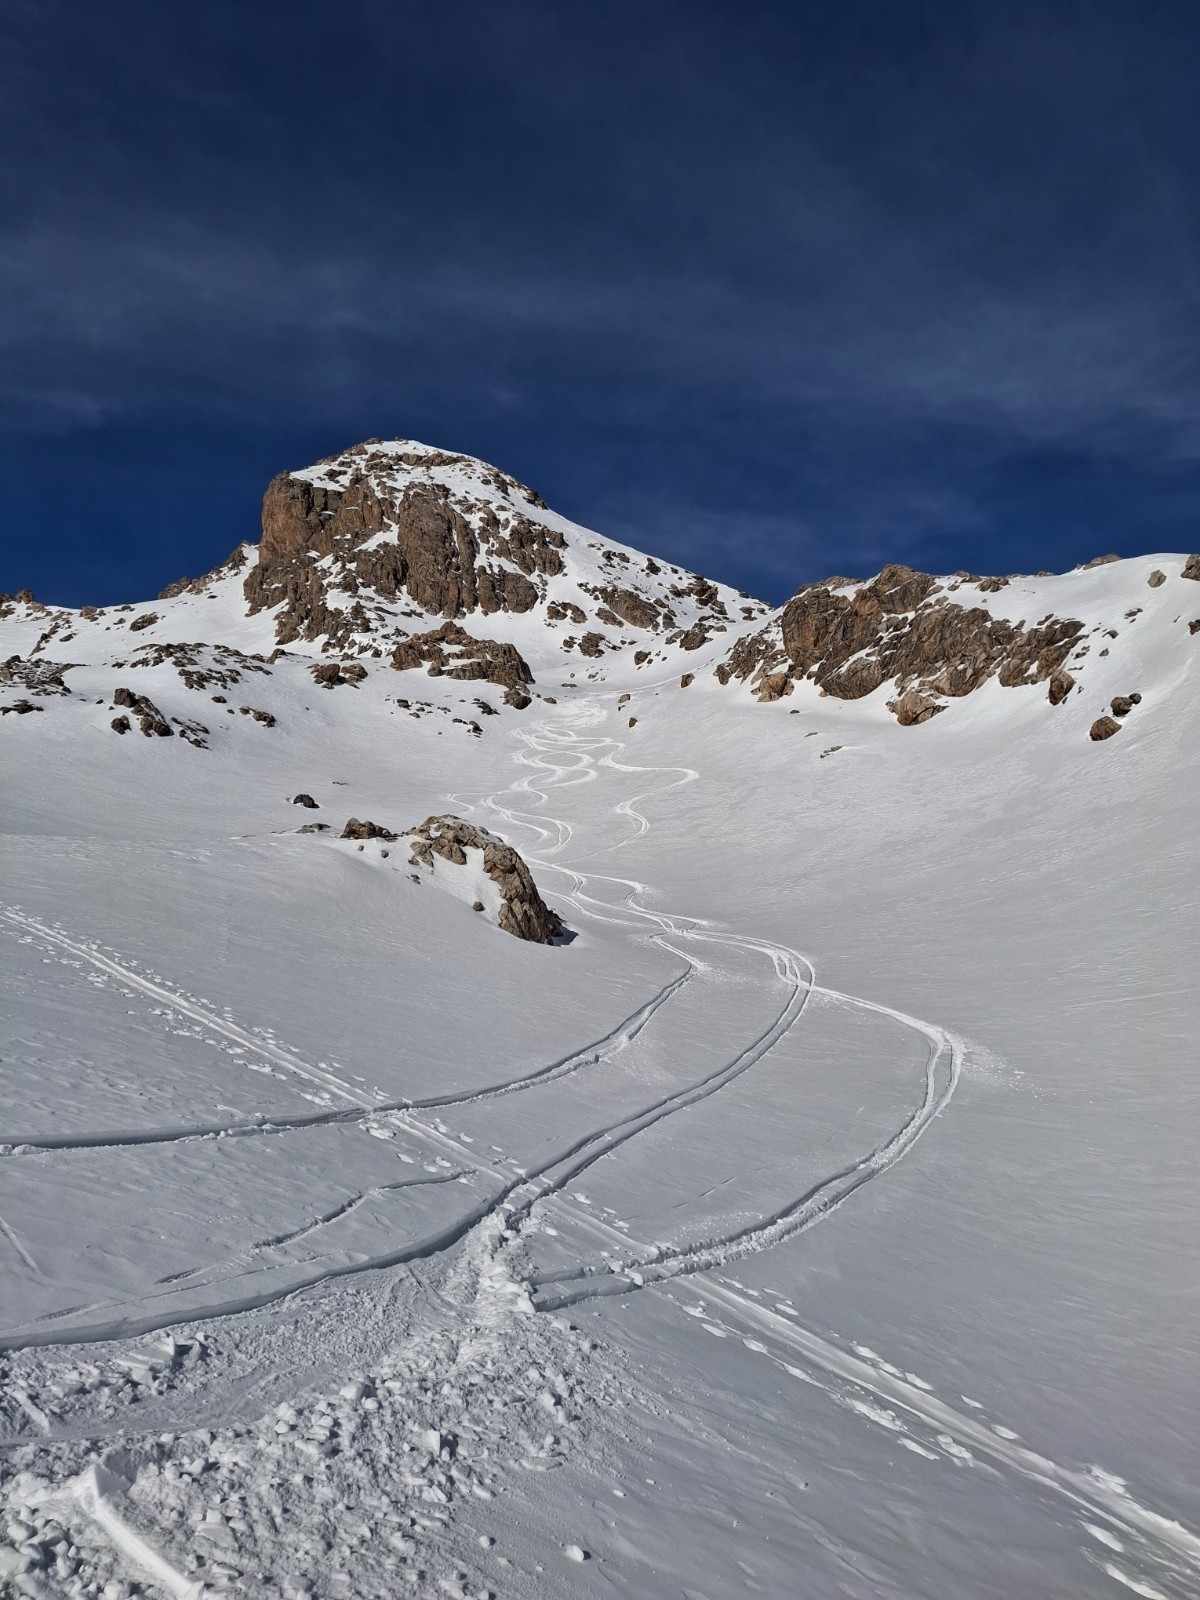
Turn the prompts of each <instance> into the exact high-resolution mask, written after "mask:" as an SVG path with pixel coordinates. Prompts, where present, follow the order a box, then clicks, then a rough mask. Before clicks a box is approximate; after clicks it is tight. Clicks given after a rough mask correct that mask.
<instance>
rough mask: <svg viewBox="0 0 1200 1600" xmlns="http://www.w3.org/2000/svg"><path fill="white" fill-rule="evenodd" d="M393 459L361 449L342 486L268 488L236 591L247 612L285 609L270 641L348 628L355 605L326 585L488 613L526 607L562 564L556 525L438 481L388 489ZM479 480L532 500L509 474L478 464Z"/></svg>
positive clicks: (453, 612) (297, 483) (293, 480)
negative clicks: (251, 560)
mask: <svg viewBox="0 0 1200 1600" xmlns="http://www.w3.org/2000/svg"><path fill="white" fill-rule="evenodd" d="M354 454H355V452H352V451H348V452H345V455H346V456H347V457H352V456H353V455H354ZM335 459H339V460H340V459H341V458H335ZM463 459H465V458H463ZM400 460H401V461H407V460H408V458H406V457H401V458H400ZM451 460H452V458H450V457H442V456H439V455H437V454H436V453H430V454H426V455H423V456H422V455H413V456H412V458H411V462H409V463H408V464H411V465H424V466H426V467H434V466H437V465H444V464H450V462H451ZM396 465H397V458H396V457H394V456H392V457H387V456H384V455H382V454H380V455H378V456H377V457H373V456H372V455H371V453H370V452H367V453H366V454H365V459H362V460H360V461H355V462H354V464H353V466H352V467H350V469H349V470H350V478H349V481H348V482H347V484H346V486H345V488H340V487H339V488H333V487H330V486H329V484H328V483H313V482H310V481H309V479H308V478H307V477H303V478H301V477H294V476H292V475H291V474H290V473H283V474H281V475H280V476H279V477H277V478H275V479H273V480H272V482H271V483H270V484H269V485H268V487H267V492H266V495H265V496H264V499H263V511H262V528H263V532H262V541H261V543H260V545H259V558H258V565H257V566H256V567H254V568H253V569H252V570H251V571H250V573H249V574H248V575H247V577H246V583H245V589H246V598H247V599H248V600H249V602H250V606H251V611H252V612H253V611H258V610H261V609H263V608H264V607H269V606H276V605H282V606H283V610H282V612H281V613H280V616H279V618H278V619H277V623H276V637H277V638H278V639H279V641H280V643H286V642H287V641H288V640H289V639H295V638H300V637H302V638H305V639H316V638H320V637H322V636H323V635H328V636H329V637H331V638H334V639H342V638H345V637H347V636H348V631H349V627H350V625H349V624H348V622H347V620H346V619H347V618H348V617H350V616H351V615H352V614H353V610H354V608H353V607H351V608H350V610H349V611H342V610H340V609H339V608H337V607H336V606H333V605H331V604H330V603H329V599H328V593H329V588H331V587H339V588H341V589H342V590H343V591H347V592H350V593H354V592H355V591H356V590H357V589H358V588H359V587H360V586H361V587H363V588H365V589H369V590H374V592H375V593H376V594H377V595H379V596H381V597H382V598H383V599H385V600H395V599H396V597H397V596H398V595H399V594H400V593H402V592H403V593H405V594H407V595H408V596H409V598H410V599H411V600H413V601H414V602H415V603H416V605H417V606H419V607H420V608H421V609H422V610H423V611H427V612H432V613H434V614H435V615H436V614H440V615H442V616H444V617H448V618H454V617H461V616H464V615H466V614H467V613H468V612H471V611H475V610H478V611H480V612H482V613H483V614H484V615H485V616H486V615H488V614H490V613H492V612H495V611H512V612H522V611H529V610H531V609H532V608H533V606H535V605H536V604H537V603H538V601H539V600H540V598H541V591H540V590H539V588H538V586H537V584H536V583H535V582H533V581H531V580H532V578H533V577H534V576H535V575H547V574H555V573H558V572H561V571H562V557H561V555H560V554H559V551H560V550H561V549H562V548H563V547H564V545H565V540H564V538H563V536H562V534H561V533H559V532H558V531H557V530H555V529H551V528H548V527H546V526H544V525H543V524H542V523H540V522H537V521H534V520H533V519H532V518H531V517H529V516H528V515H527V513H526V512H524V511H522V510H520V509H518V508H517V506H516V505H515V504H514V505H512V506H511V507H510V508H505V509H504V511H503V514H502V515H501V514H498V511H497V509H496V507H495V505H494V504H487V503H484V502H482V501H480V502H474V501H471V500H470V499H469V498H467V497H463V496H458V495H455V496H452V495H451V494H450V492H449V490H448V489H447V488H446V486H445V485H444V484H442V483H441V482H438V481H428V482H425V481H421V480H419V479H418V480H416V481H412V480H409V481H408V482H407V483H405V484H403V486H398V485H397V482H396V477H395V468H396ZM484 477H485V478H486V479H487V483H488V486H489V487H490V488H493V489H499V490H500V492H501V493H503V494H504V495H505V496H506V498H508V499H509V500H512V499H513V498H514V496H517V495H519V496H520V497H521V498H523V499H524V500H525V501H526V503H529V504H532V503H535V502H534V501H533V497H532V496H531V495H530V494H529V493H528V492H526V491H523V490H522V489H521V487H520V485H518V484H517V483H516V481H515V480H514V479H506V478H505V477H504V475H503V474H501V473H495V472H494V471H493V472H492V474H491V477H490V478H489V477H488V475H487V471H486V470H485V472H484ZM380 534H384V535H385V537H384V538H383V539H382V540H380V539H379V538H377V536H378V535H380ZM325 556H334V557H335V558H336V571H335V573H332V574H329V575H328V579H327V575H326V574H324V573H323V572H321V571H320V570H318V569H317V567H316V562H318V561H320V560H321V559H322V558H323V557H325ZM354 631H357V630H354Z"/></svg>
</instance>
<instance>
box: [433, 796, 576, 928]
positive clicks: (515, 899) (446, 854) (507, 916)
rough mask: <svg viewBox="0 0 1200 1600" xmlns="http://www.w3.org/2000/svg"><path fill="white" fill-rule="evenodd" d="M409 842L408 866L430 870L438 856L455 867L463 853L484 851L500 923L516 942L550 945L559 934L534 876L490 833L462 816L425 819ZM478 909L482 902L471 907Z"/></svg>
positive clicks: (556, 919) (556, 921)
mask: <svg viewBox="0 0 1200 1600" xmlns="http://www.w3.org/2000/svg"><path fill="white" fill-rule="evenodd" d="M405 837H406V838H407V839H409V840H410V841H412V853H413V863H414V864H420V865H422V866H425V867H429V868H432V867H433V866H434V857H435V856H440V857H441V858H442V859H443V860H444V861H449V862H451V863H453V864H454V865H456V866H464V865H465V864H466V861H467V854H466V853H467V851H468V850H482V851H483V870H484V871H485V872H486V873H487V875H488V877H489V878H491V880H492V882H493V883H495V884H496V886H497V887H498V888H499V890H500V894H501V904H500V915H499V919H498V920H499V925H500V927H501V928H503V929H504V931H505V932H506V933H511V934H513V935H515V936H516V938H518V939H529V940H533V941H535V942H536V943H538V944H552V943H553V942H554V940H555V939H558V938H560V937H561V936H562V933H563V925H562V922H561V921H560V919H559V917H558V916H557V914H556V913H555V912H553V911H552V910H551V909H550V907H549V906H548V905H546V903H545V901H544V900H543V899H542V897H541V895H540V894H539V893H538V890H537V885H536V884H535V883H534V881H533V877H532V875H531V873H530V871H529V868H528V867H527V866H526V864H525V862H524V861H523V860H522V859H521V857H520V855H518V853H517V852H516V851H515V850H514V849H513V848H512V846H511V845H508V844H505V843H504V841H503V840H502V839H498V838H497V837H496V835H495V834H494V833H489V832H488V831H487V830H486V829H485V828H479V827H476V826H475V824H474V823H471V822H466V821H464V820H463V818H462V817H454V816H441V817H426V819H425V821H424V822H422V823H421V824H420V826H419V827H416V828H411V829H410V830H409V832H408V833H407V834H406V835H405ZM475 909H476V910H482V903H481V902H479V901H477V902H476V903H475Z"/></svg>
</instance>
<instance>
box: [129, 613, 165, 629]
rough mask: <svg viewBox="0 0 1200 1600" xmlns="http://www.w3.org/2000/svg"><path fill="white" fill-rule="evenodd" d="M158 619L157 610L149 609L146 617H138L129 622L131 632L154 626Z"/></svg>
mask: <svg viewBox="0 0 1200 1600" xmlns="http://www.w3.org/2000/svg"><path fill="white" fill-rule="evenodd" d="M157 621H158V613H157V612H156V611H147V613H146V615H145V616H144V617H136V618H135V619H134V621H132V622H131V623H130V624H129V631H130V633H140V632H141V631H142V629H143V628H152V627H153V626H154V624H155V623H156V622H157Z"/></svg>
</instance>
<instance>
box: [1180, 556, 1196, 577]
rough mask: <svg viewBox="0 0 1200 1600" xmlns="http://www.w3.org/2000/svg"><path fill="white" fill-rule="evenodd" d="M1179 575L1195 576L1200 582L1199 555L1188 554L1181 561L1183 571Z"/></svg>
mask: <svg viewBox="0 0 1200 1600" xmlns="http://www.w3.org/2000/svg"><path fill="white" fill-rule="evenodd" d="M1179 576H1180V577H1181V578H1195V579H1196V580H1197V581H1198V582H1200V556H1189V557H1188V558H1187V560H1186V561H1185V562H1184V563H1183V571H1182V572H1181V573H1180V574H1179Z"/></svg>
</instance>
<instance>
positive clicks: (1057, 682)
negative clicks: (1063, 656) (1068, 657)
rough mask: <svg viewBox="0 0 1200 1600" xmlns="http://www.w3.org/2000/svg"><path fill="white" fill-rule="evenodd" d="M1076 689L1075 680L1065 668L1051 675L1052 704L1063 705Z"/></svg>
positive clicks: (1060, 668)
mask: <svg viewBox="0 0 1200 1600" xmlns="http://www.w3.org/2000/svg"><path fill="white" fill-rule="evenodd" d="M1074 687H1075V679H1074V678H1073V677H1072V676H1071V674H1070V673H1069V672H1068V671H1067V669H1066V668H1065V667H1059V669H1058V671H1057V672H1054V673H1051V675H1050V704H1051V705H1052V706H1058V705H1061V704H1062V703H1063V701H1064V700H1065V699H1066V698H1067V696H1068V695H1069V694H1070V692H1071V690H1072V689H1073V688H1074Z"/></svg>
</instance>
